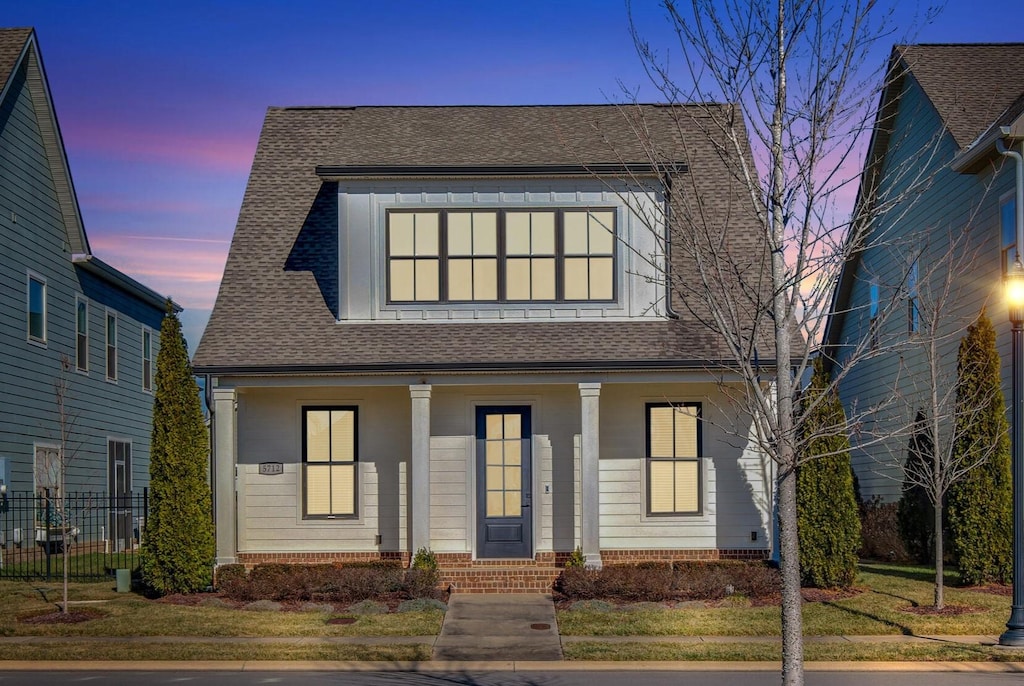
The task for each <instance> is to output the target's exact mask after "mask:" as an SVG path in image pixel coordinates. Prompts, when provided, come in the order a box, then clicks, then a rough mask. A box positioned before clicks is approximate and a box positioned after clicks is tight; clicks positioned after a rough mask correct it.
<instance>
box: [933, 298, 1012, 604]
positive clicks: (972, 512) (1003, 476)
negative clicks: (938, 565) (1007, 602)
mask: <svg viewBox="0 0 1024 686" xmlns="http://www.w3.org/2000/svg"><path fill="white" fill-rule="evenodd" d="M999 366H1000V365H999V353H998V352H997V350H996V333H995V329H993V328H992V322H991V321H990V320H989V318H988V316H987V315H986V314H985V312H984V311H982V313H981V316H980V317H979V318H978V321H977V322H975V323H974V324H973V325H971V326H970V327H969V328H968V330H967V335H966V336H965V337H964V338H963V339H962V340H961V341H960V350H959V354H958V355H957V383H956V405H957V412H956V440H955V442H954V445H953V452H954V459H955V460H959V461H961V462H962V463H963V464H965V465H974V469H972V470H971V471H969V472H968V473H967V474H966V476H965V477H964V478H963V479H961V480H959V481H958V482H956V483H954V484H953V485H952V487H951V488H950V491H949V510H948V512H949V529H950V543H951V547H952V550H953V554H954V557H955V558H956V560H957V566H958V567H959V568H960V579H961V581H962V582H963V583H965V584H979V583H984V582H987V581H1002V582H1008V581H1009V580H1010V577H1011V575H1012V571H1013V484H1012V479H1011V476H1010V474H1011V472H1010V444H1009V438H1008V436H1007V425H1006V404H1005V401H1004V400H1003V391H1002V386H1001V385H1000V374H999Z"/></svg>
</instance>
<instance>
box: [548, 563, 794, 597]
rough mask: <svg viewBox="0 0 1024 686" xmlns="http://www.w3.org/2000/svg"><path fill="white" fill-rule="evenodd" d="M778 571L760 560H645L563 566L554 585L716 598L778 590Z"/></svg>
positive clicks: (592, 593)
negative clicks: (601, 565)
mask: <svg viewBox="0 0 1024 686" xmlns="http://www.w3.org/2000/svg"><path fill="white" fill-rule="evenodd" d="M780 584H781V582H780V579H779V572H778V570H777V569H775V568H773V567H771V566H769V565H768V564H766V563H763V562H751V563H747V562H738V561H736V562H733V561H717V562H676V563H674V564H670V563H667V562H645V563H641V564H636V565H613V566H609V567H605V568H603V569H584V568H579V567H567V568H566V569H564V570H562V573H561V574H559V576H558V578H557V579H556V580H555V584H554V590H555V592H556V593H557V594H558V595H559V596H560V597H562V598H565V599H568V600H577V601H579V600H593V599H599V598H600V599H608V600H617V601H623V602H659V601H663V600H672V599H679V598H685V599H693V600H717V599H720V598H724V597H726V596H729V595H733V594H741V595H745V596H748V597H751V598H763V597H769V596H773V595H776V594H777V593H778V592H779V588H780Z"/></svg>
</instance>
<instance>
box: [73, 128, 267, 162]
mask: <svg viewBox="0 0 1024 686" xmlns="http://www.w3.org/2000/svg"><path fill="white" fill-rule="evenodd" d="M64 128H65V132H64V140H65V143H66V144H67V145H68V147H69V148H71V149H73V150H76V151H81V152H88V153H94V154H101V155H103V156H105V157H110V158H114V159H120V160H130V161H135V162H139V161H142V162H156V163H160V164H175V165H180V166H184V167H198V168H201V169H205V170H214V171H221V172H228V173H242V174H244V173H247V172H248V171H249V166H250V165H251V163H252V157H253V153H254V151H255V149H256V136H255V133H251V132H241V131H238V132H230V133H223V132H221V133H215V132H209V133H203V134H200V133H191V132H182V131H172V130H157V129H144V128H133V127H132V126H131V125H128V126H125V125H121V124H119V123H116V122H108V121H102V122H100V121H90V120H82V119H77V120H70V121H69V122H68V124H67V125H66V126H65V127H64ZM250 134H251V135H250Z"/></svg>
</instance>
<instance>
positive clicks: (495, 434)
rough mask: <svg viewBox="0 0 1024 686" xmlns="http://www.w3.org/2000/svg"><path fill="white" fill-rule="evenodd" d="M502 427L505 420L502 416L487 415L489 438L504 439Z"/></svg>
mask: <svg viewBox="0 0 1024 686" xmlns="http://www.w3.org/2000/svg"><path fill="white" fill-rule="evenodd" d="M502 426H503V419H502V415H500V414H489V415H487V427H486V429H487V434H486V436H487V438H501V437H502V435H503V434H502Z"/></svg>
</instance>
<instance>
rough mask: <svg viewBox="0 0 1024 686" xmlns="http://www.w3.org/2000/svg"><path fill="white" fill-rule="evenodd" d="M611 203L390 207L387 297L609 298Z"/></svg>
mask: <svg viewBox="0 0 1024 686" xmlns="http://www.w3.org/2000/svg"><path fill="white" fill-rule="evenodd" d="M615 235H616V232H615V211H614V210H612V209H570V208H560V209H507V210H497V209H481V210H468V209H467V210H456V209H452V210H431V211H421V210H415V211H409V210H391V211H389V212H388V213H387V241H386V244H387V268H388V286H387V299H388V302H389V303H467V302H491V303H506V302H510V303H517V302H609V301H612V300H614V299H615Z"/></svg>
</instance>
